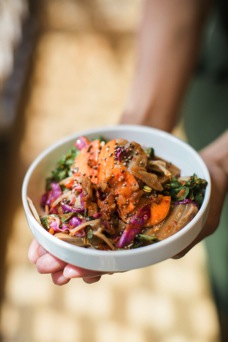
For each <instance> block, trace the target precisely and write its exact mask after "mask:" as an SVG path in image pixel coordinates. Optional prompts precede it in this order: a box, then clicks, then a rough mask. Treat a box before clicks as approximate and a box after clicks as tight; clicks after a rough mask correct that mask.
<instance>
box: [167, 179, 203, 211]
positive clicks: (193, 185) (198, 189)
mask: <svg viewBox="0 0 228 342" xmlns="http://www.w3.org/2000/svg"><path fill="white" fill-rule="evenodd" d="M206 186H207V181H206V180H205V179H201V178H198V177H197V175H196V174H194V175H193V176H191V177H189V178H188V179H186V180H178V179H177V178H175V177H172V179H171V182H170V183H167V184H166V185H165V186H164V189H165V191H169V193H170V195H171V197H172V200H173V201H183V200H185V199H190V200H192V201H194V202H196V204H197V205H198V206H199V207H200V206H201V205H202V202H203V198H204V193H205V189H206Z"/></svg>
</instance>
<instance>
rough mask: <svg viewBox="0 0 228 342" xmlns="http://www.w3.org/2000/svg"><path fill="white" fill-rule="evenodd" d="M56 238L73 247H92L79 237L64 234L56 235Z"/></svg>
mask: <svg viewBox="0 0 228 342" xmlns="http://www.w3.org/2000/svg"><path fill="white" fill-rule="evenodd" d="M54 236H55V237H57V238H58V239H60V240H62V241H65V242H68V243H70V244H72V245H76V246H78V247H90V244H88V243H85V242H84V240H83V239H82V238H80V237H77V236H70V235H68V234H64V233H56V234H55V235H54Z"/></svg>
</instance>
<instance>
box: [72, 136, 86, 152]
mask: <svg viewBox="0 0 228 342" xmlns="http://www.w3.org/2000/svg"><path fill="white" fill-rule="evenodd" d="M75 146H76V147H77V148H78V149H79V150H80V151H81V150H82V149H83V148H84V147H86V146H88V140H87V139H86V138H85V137H79V138H78V139H77V140H76V142H75Z"/></svg>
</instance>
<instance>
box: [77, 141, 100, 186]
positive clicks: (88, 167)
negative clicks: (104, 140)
mask: <svg viewBox="0 0 228 342" xmlns="http://www.w3.org/2000/svg"><path fill="white" fill-rule="evenodd" d="M99 151H100V140H98V139H97V140H94V141H92V142H91V143H90V144H89V145H88V146H86V147H84V148H83V149H82V150H81V152H80V154H79V155H78V156H77V157H76V159H75V162H74V165H73V169H78V171H79V172H80V173H81V175H83V176H86V177H88V178H90V180H91V182H92V183H94V184H97V168H98V155H99Z"/></svg>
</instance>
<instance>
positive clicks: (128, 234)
mask: <svg viewBox="0 0 228 342" xmlns="http://www.w3.org/2000/svg"><path fill="white" fill-rule="evenodd" d="M149 218H150V205H149V204H148V205H146V206H145V207H143V208H141V209H139V210H138V211H137V212H136V214H135V215H134V216H133V217H132V218H131V220H130V222H129V223H128V224H127V226H126V228H125V230H124V232H123V234H122V235H121V237H120V239H119V241H118V242H117V248H123V247H125V246H127V245H129V244H130V243H131V242H132V241H133V240H134V238H135V237H136V235H138V234H139V233H140V232H141V230H142V228H143V226H144V224H145V223H146V222H147V221H148V219H149Z"/></svg>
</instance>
